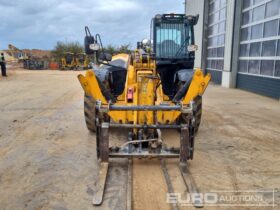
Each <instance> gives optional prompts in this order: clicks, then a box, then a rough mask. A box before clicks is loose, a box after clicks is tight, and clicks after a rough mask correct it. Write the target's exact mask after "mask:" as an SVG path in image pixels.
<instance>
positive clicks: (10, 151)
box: [0, 70, 280, 210]
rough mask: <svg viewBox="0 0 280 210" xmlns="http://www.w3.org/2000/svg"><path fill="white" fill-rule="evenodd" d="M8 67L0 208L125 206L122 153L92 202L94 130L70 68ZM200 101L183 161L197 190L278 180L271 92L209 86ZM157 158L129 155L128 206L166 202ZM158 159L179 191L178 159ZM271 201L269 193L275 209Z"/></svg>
mask: <svg viewBox="0 0 280 210" xmlns="http://www.w3.org/2000/svg"><path fill="white" fill-rule="evenodd" d="M8 73H9V77H8V78H7V79H6V78H1V77H0V112H1V113H0V114H1V115H0V116H1V117H0V119H1V120H0V209H59V210H62V209H125V206H126V178H127V177H126V175H127V174H126V162H125V161H119V160H116V161H114V162H113V164H112V167H111V168H110V173H109V174H110V176H109V178H108V179H109V180H108V183H107V186H106V187H107V188H106V194H105V201H104V205H103V206H101V207H98V208H97V207H93V206H92V205H91V200H92V195H93V193H94V183H95V180H96V175H97V170H98V164H97V161H96V157H95V156H96V155H95V154H96V153H95V136H94V134H90V133H89V132H88V131H87V129H86V126H85V123H84V118H83V92H82V89H81V87H80V85H79V83H78V81H77V79H76V75H77V74H78V73H77V72H60V71H26V70H18V71H9V72H8ZM203 100H204V101H203V117H202V124H201V128H200V130H199V133H198V136H197V138H196V151H195V157H194V160H193V161H191V162H190V171H191V173H192V175H193V177H194V179H195V182H196V184H197V185H198V187H199V188H200V190H201V192H209V191H215V190H229V191H235V193H233V194H237V195H238V193H239V192H238V191H240V190H271V189H275V188H276V189H277V188H278V189H279V188H280V156H279V154H280V104H279V101H276V100H273V99H270V98H266V97H262V96H259V95H255V94H252V93H248V92H244V91H241V90H236V89H225V88H221V87H219V86H214V85H211V86H210V87H209V88H208V90H207V91H206V94H205V97H204V99H203ZM163 133H164V135H163V137H164V140H165V141H166V142H167V143H168V144H172V145H176V144H178V141H177V139H178V133H177V132H176V131H174V132H173V131H172V132H171V131H164V132H163ZM125 136H126V133H124V132H122V131H112V132H111V136H110V138H111V139H112V141H114V143H116V144H117V143H120V142H122V141H124V140H125ZM159 166H160V165H159V162H158V161H156V160H154V161H143V160H134V164H133V206H134V209H139V210H140V209H145V210H146V209H170V206H169V205H168V204H166V184H165V181H164V178H163V175H162V173H161V169H160V167H159ZM167 166H168V170H169V172H170V175H171V179H172V182H173V185H174V188H175V191H176V192H180V193H185V187H184V185H183V183H182V179H181V178H180V174H179V171H178V167H177V161H176V160H172V161H168V164H167ZM264 196H267V197H269V196H268V195H267V194H264ZM269 198H270V197H269ZM279 200H280V195H279V193H276V194H275V201H276V203H278V208H279V205H280V202H279ZM181 209H193V208H192V207H182V208H181ZM204 209H224V207H220V208H217V207H214V208H211V207H205V208H204ZM230 209H240V208H238V207H232V208H230ZM244 209H255V207H250V208H249V207H244ZM261 209H263V208H261ZM268 209H271V207H270V208H268ZM276 209H277V207H276Z"/></svg>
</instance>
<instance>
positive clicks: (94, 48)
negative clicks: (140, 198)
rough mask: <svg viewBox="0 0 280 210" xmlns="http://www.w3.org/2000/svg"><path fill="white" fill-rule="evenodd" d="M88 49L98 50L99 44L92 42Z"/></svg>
mask: <svg viewBox="0 0 280 210" xmlns="http://www.w3.org/2000/svg"><path fill="white" fill-rule="evenodd" d="M89 49H91V50H92V51H95V52H97V51H99V50H100V45H99V44H98V43H93V44H90V45H89Z"/></svg>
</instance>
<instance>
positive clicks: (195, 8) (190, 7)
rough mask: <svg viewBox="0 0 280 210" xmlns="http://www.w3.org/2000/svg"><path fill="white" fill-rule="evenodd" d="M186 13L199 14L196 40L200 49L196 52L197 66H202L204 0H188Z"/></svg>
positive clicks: (195, 30)
mask: <svg viewBox="0 0 280 210" xmlns="http://www.w3.org/2000/svg"><path fill="white" fill-rule="evenodd" d="M186 14H187V15H197V14H199V20H198V23H197V25H196V26H195V29H194V33H195V42H196V44H197V45H198V51H197V52H196V55H195V56H196V58H195V67H197V68H202V62H201V61H202V59H201V58H202V50H203V49H202V47H203V44H202V43H203V19H204V0H186Z"/></svg>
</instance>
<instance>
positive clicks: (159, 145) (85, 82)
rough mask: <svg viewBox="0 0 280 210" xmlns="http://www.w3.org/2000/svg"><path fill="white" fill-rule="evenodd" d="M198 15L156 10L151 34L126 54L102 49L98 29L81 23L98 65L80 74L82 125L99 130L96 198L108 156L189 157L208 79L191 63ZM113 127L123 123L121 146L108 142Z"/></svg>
mask: <svg viewBox="0 0 280 210" xmlns="http://www.w3.org/2000/svg"><path fill="white" fill-rule="evenodd" d="M197 21H198V16H187V15H184V14H163V15H156V16H155V17H154V18H153V19H152V24H151V39H150V40H148V39H146V40H143V42H140V43H138V46H137V49H136V50H134V51H133V52H132V53H131V54H118V55H115V56H111V55H110V54H108V53H106V52H104V50H103V49H104V48H103V46H102V42H101V38H100V35H99V34H97V35H95V36H93V35H91V33H90V30H89V28H88V27H86V28H85V30H86V37H85V51H86V53H87V54H88V55H93V56H94V57H95V58H96V59H95V60H96V65H97V66H96V67H94V68H93V69H92V70H88V71H87V72H86V73H85V75H81V74H80V75H78V79H79V81H80V83H81V85H82V88H83V89H84V113H85V120H86V125H87V127H88V129H89V130H90V131H92V132H95V133H96V149H97V158H98V159H99V160H100V177H99V185H98V191H97V193H96V194H95V195H94V199H93V204H94V205H100V204H101V203H102V200H103V193H104V186H105V182H106V177H107V171H108V165H109V159H111V158H129V159H130V158H160V159H161V158H178V159H179V162H180V164H179V165H180V168H181V169H182V171H186V170H187V161H188V160H192V159H193V157H194V144H195V136H196V133H197V132H198V128H199V125H200V121H201V114H202V95H203V93H204V91H205V90H206V88H207V85H208V83H209V81H210V78H211V76H210V75H209V74H207V75H204V72H203V71H202V70H201V69H194V60H195V51H196V50H197V46H196V45H195V43H194V42H195V37H194V26H195V25H196V24H197ZM110 128H123V129H127V130H128V134H127V140H126V142H125V143H124V144H123V145H122V146H120V147H110V146H109V145H110V144H109V141H110V140H109V134H110ZM162 129H176V130H178V131H179V132H180V139H178V140H176V139H174V141H178V145H179V147H178V148H173V147H172V148H169V147H167V146H166V144H165V142H164V136H162V132H161V130H162Z"/></svg>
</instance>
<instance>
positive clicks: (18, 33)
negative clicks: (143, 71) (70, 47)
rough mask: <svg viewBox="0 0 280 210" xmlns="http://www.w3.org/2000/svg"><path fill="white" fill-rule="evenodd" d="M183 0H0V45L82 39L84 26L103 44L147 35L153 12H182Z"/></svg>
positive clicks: (50, 45)
mask: <svg viewBox="0 0 280 210" xmlns="http://www.w3.org/2000/svg"><path fill="white" fill-rule="evenodd" d="M183 2H184V0H0V20H1V23H0V49H6V48H7V45H8V44H9V43H11V44H14V45H15V46H17V47H18V48H21V49H22V48H37V49H52V48H53V46H54V45H55V43H56V42H57V41H79V42H81V43H83V37H84V34H85V33H84V26H86V25H88V26H89V27H90V29H91V31H92V33H100V34H101V36H102V39H103V42H104V44H105V45H107V44H113V45H118V44H124V43H131V44H132V45H135V44H136V42H137V41H140V40H142V39H143V38H145V37H149V33H150V32H149V31H150V20H151V18H152V17H153V16H154V15H155V14H161V13H170V12H174V13H184V3H183Z"/></svg>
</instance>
